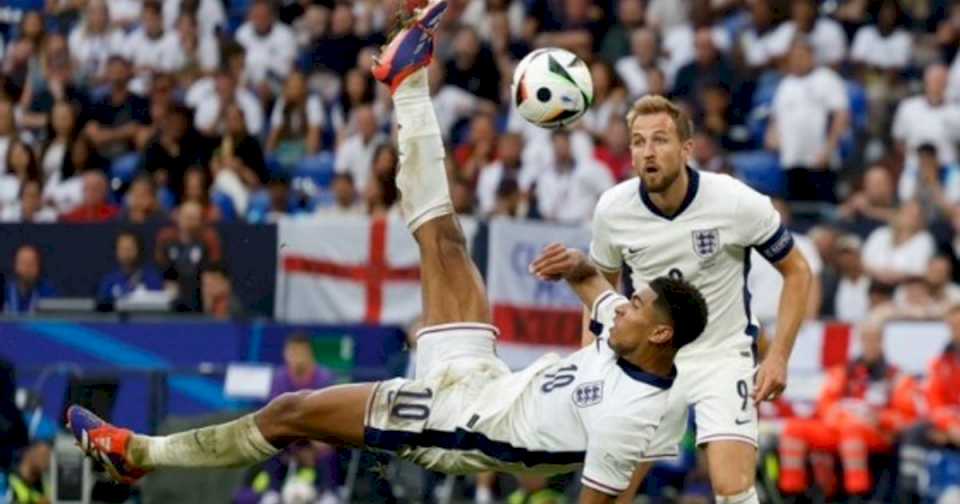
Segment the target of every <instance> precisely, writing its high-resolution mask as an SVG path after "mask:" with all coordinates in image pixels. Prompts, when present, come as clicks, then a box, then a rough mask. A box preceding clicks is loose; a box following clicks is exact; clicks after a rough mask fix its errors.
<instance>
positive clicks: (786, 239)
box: [757, 224, 793, 264]
mask: <svg viewBox="0 0 960 504" xmlns="http://www.w3.org/2000/svg"><path fill="white" fill-rule="evenodd" d="M791 250H793V235H792V234H790V231H787V228H786V227H784V226H783V224H781V225H780V227H778V228H777V231H776V232H775V233H773V236H771V237H770V238H768V239H767V241H765V242H763V243H761V244H760V245H758V246H757V251H758V252H760V255H762V256H763V257H764V258H766V259H767V260H768V261H770V263H771V264H772V263H776V262H779V261H780V260H781V259H783V258H784V257H787V254H789V253H790V251H791Z"/></svg>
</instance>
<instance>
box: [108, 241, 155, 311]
mask: <svg viewBox="0 0 960 504" xmlns="http://www.w3.org/2000/svg"><path fill="white" fill-rule="evenodd" d="M116 258H117V269H115V270H113V271H111V272H110V273H107V274H106V275H105V276H104V277H103V278H101V279H100V285H99V286H98V287H97V305H98V306H105V307H111V308H112V307H113V305H114V304H115V303H116V302H117V300H118V299H120V298H123V297H126V296H129V295H130V294H132V293H133V292H134V291H137V290H153V291H159V290H163V279H162V278H161V277H160V274H159V273H157V271H156V270H155V269H153V267H152V266H150V265H149V264H144V262H143V245H142V243H141V242H140V237H138V236H137V235H136V234H135V233H133V232H130V231H121V232H120V233H119V234H117V240H116Z"/></svg>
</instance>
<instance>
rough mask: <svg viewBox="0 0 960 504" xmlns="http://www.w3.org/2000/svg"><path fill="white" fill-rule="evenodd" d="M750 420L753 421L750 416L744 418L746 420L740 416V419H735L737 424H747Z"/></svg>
mask: <svg viewBox="0 0 960 504" xmlns="http://www.w3.org/2000/svg"><path fill="white" fill-rule="evenodd" d="M750 421H751V420H750V419H749V418H747V419H744V420H741V419H739V418H738V419H736V420H734V421H733V423H735V424H737V425H747V424H748V423H750Z"/></svg>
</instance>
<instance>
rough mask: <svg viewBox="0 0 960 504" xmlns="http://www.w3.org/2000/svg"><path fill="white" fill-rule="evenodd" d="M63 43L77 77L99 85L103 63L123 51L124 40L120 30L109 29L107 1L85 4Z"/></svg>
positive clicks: (96, 0) (105, 65) (104, 71)
mask: <svg viewBox="0 0 960 504" xmlns="http://www.w3.org/2000/svg"><path fill="white" fill-rule="evenodd" d="M67 42H68V44H69V46H70V55H71V56H72V57H73V60H74V61H75V62H76V70H77V77H79V78H81V79H83V80H87V81H90V82H92V83H99V82H101V81H102V80H103V79H104V77H105V75H104V74H105V73H106V70H107V59H108V58H109V57H110V56H111V55H113V54H117V53H119V52H121V51H123V50H124V48H125V43H126V37H124V35H123V30H120V29H119V28H116V27H113V26H111V25H110V15H109V12H108V11H107V0H88V1H87V3H86V7H85V8H84V10H83V17H82V18H81V19H80V22H79V23H77V25H76V26H75V27H74V28H73V30H72V31H71V32H70V38H69V39H68V41H67Z"/></svg>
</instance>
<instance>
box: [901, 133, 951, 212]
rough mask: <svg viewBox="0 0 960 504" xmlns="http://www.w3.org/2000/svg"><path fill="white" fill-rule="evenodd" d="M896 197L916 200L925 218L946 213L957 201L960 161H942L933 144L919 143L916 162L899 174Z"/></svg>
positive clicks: (903, 199) (904, 199) (902, 199)
mask: <svg viewBox="0 0 960 504" xmlns="http://www.w3.org/2000/svg"><path fill="white" fill-rule="evenodd" d="M899 193H900V200H901V201H906V200H910V199H915V200H917V201H918V202H919V203H920V204H921V205H922V206H923V207H924V215H926V216H927V219H928V220H933V219H936V218H937V217H938V216H940V215H941V214H942V215H946V214H949V213H950V210H951V208H952V207H953V205H955V204H957V203H960V165H957V164H956V163H951V164H948V165H942V164H941V163H940V160H939V159H938V156H937V147H936V146H935V145H933V144H929V143H927V144H922V145H920V147H917V165H916V167H914V168H912V169H911V168H907V169H904V171H903V173H901V174H900V185H899Z"/></svg>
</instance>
